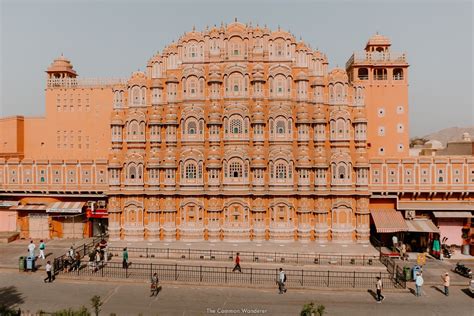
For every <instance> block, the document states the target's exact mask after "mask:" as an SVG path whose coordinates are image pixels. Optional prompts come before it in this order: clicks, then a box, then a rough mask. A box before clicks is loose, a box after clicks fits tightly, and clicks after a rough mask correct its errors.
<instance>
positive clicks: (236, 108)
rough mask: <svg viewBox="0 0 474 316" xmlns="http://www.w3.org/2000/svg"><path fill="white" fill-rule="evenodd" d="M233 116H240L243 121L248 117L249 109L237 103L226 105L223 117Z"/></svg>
mask: <svg viewBox="0 0 474 316" xmlns="http://www.w3.org/2000/svg"><path fill="white" fill-rule="evenodd" d="M234 114H237V115H240V116H242V118H244V119H245V118H249V117H250V113H249V109H248V107H246V106H245V105H243V104H239V103H237V104H228V105H226V106H225V108H224V114H223V116H224V117H227V118H229V117H230V116H232V115H234Z"/></svg>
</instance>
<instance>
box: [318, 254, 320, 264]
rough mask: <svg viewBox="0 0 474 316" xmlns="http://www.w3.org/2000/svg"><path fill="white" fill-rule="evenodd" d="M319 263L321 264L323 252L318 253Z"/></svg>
mask: <svg viewBox="0 0 474 316" xmlns="http://www.w3.org/2000/svg"><path fill="white" fill-rule="evenodd" d="M318 258H319V259H318V263H319V264H321V254H318Z"/></svg>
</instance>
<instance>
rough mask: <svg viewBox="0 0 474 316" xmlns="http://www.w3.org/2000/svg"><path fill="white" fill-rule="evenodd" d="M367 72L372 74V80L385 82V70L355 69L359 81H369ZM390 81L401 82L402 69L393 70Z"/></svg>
mask: <svg viewBox="0 0 474 316" xmlns="http://www.w3.org/2000/svg"><path fill="white" fill-rule="evenodd" d="M369 71H370V73H371V74H372V78H373V79H374V80H387V78H388V76H387V73H388V71H387V68H374V69H370V70H369V69H368V68H359V69H357V77H358V78H359V80H369V77H370V76H369ZM392 79H393V80H403V69H402V68H394V69H393V71H392Z"/></svg>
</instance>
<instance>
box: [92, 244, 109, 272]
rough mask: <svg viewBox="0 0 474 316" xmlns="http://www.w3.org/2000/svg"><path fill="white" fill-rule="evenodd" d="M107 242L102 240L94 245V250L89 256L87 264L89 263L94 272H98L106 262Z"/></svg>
mask: <svg viewBox="0 0 474 316" xmlns="http://www.w3.org/2000/svg"><path fill="white" fill-rule="evenodd" d="M108 256H109V255H108V246H107V241H106V240H105V239H102V240H101V241H100V242H99V243H97V244H96V245H95V249H94V250H93V251H92V252H91V253H90V254H89V262H91V264H92V267H93V269H94V271H98V270H99V268H100V267H102V266H103V265H104V264H105V263H107V261H108V259H109V258H108Z"/></svg>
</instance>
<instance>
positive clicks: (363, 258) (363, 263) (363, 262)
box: [362, 255, 365, 266]
mask: <svg viewBox="0 0 474 316" xmlns="http://www.w3.org/2000/svg"><path fill="white" fill-rule="evenodd" d="M362 265H363V266H365V255H362Z"/></svg>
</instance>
